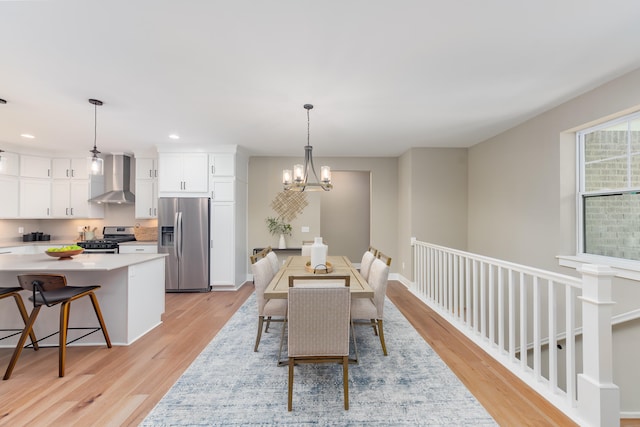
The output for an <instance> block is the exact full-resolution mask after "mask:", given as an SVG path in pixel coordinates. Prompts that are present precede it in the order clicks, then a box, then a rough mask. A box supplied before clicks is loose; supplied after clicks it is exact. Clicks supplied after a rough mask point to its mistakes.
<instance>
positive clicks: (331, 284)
mask: <svg viewBox="0 0 640 427" xmlns="http://www.w3.org/2000/svg"><path fill="white" fill-rule="evenodd" d="M350 283H351V276H334V275H327V274H323V275H315V276H289V288H292V287H294V286H304V287H307V288H312V287H325V288H335V287H343V286H346V287H349V285H350ZM289 290H291V289H289Z"/></svg>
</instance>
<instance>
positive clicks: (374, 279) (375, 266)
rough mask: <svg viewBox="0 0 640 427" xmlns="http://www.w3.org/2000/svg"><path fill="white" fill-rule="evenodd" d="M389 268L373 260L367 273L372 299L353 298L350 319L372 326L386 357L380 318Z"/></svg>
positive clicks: (359, 323) (379, 261) (382, 311)
mask: <svg viewBox="0 0 640 427" xmlns="http://www.w3.org/2000/svg"><path fill="white" fill-rule="evenodd" d="M388 279H389V266H388V265H387V264H385V263H384V262H383V261H382V260H380V259H375V260H374V261H373V263H372V264H371V270H370V272H369V280H368V282H369V286H371V288H372V289H373V298H354V299H352V300H351V319H352V320H353V323H354V324H356V325H361V324H364V325H368V326H373V332H374V333H375V334H376V335H378V336H379V337H380V344H381V345H382V352H383V353H384V355H385V356H386V355H387V346H386V344H385V342H384V331H383V330H382V317H383V314H384V300H385V297H386V294H387V282H388Z"/></svg>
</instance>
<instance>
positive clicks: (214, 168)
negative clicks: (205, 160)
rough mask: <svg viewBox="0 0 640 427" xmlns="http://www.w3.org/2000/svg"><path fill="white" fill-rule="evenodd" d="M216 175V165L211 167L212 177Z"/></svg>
mask: <svg viewBox="0 0 640 427" xmlns="http://www.w3.org/2000/svg"><path fill="white" fill-rule="evenodd" d="M215 174H216V167H215V166H214V165H211V175H215Z"/></svg>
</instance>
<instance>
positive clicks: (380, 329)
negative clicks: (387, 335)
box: [378, 319, 387, 356]
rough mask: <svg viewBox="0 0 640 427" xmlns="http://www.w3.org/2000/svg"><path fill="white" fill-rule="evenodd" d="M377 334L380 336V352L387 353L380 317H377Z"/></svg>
mask: <svg viewBox="0 0 640 427" xmlns="http://www.w3.org/2000/svg"><path fill="white" fill-rule="evenodd" d="M378 335H379V336H380V344H382V352H383V353H384V355H385V356H386V355H387V346H386V344H385V343H384V332H382V319H378Z"/></svg>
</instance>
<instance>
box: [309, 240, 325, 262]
mask: <svg viewBox="0 0 640 427" xmlns="http://www.w3.org/2000/svg"><path fill="white" fill-rule="evenodd" d="M326 266H327V245H325V244H324V243H322V237H316V238H314V239H313V245H311V267H312V268H320V267H326Z"/></svg>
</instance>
